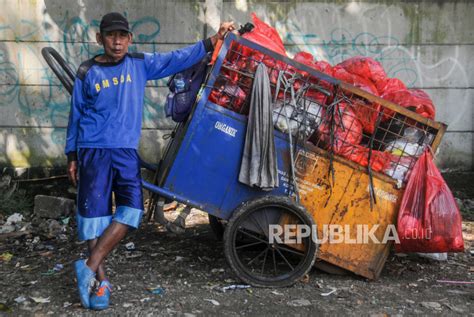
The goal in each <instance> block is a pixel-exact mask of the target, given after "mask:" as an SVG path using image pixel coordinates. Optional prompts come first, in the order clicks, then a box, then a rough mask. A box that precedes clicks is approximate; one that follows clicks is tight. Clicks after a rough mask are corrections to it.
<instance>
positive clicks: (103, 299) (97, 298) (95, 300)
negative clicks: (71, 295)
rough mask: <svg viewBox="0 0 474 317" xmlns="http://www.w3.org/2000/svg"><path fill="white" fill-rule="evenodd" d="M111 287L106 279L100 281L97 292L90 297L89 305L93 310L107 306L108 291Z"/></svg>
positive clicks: (108, 299)
mask: <svg viewBox="0 0 474 317" xmlns="http://www.w3.org/2000/svg"><path fill="white" fill-rule="evenodd" d="M111 291H112V288H111V287H110V283H109V281H107V280H103V281H102V282H100V285H99V289H98V290H97V292H95V293H94V294H92V296H91V298H90V307H91V309H94V310H103V309H107V308H109V301H110V292H111Z"/></svg>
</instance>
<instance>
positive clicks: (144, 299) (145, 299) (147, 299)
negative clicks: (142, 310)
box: [140, 297, 151, 303]
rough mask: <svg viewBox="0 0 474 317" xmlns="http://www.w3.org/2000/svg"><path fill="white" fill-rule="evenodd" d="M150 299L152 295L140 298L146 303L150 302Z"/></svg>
mask: <svg viewBox="0 0 474 317" xmlns="http://www.w3.org/2000/svg"><path fill="white" fill-rule="evenodd" d="M150 300H151V298H150V297H145V298H142V299H140V302H142V303H144V302H149V301H150Z"/></svg>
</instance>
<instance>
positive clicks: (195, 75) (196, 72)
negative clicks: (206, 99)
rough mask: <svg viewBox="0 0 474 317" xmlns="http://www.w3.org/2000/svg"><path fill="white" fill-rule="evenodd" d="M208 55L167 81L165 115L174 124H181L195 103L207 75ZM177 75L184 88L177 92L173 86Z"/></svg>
mask: <svg viewBox="0 0 474 317" xmlns="http://www.w3.org/2000/svg"><path fill="white" fill-rule="evenodd" d="M208 63H209V55H206V56H205V57H204V58H203V59H202V60H201V61H200V62H198V63H196V64H194V65H193V66H191V67H190V68H188V69H185V70H183V71H181V72H179V73H176V74H174V75H173V76H172V77H171V78H170V79H169V81H168V83H167V86H168V88H169V93H168V96H167V98H166V105H165V113H166V116H167V117H171V119H173V121H175V122H183V121H185V120H186V118H187V117H188V115H189V114H190V113H191V110H192V108H193V106H194V103H195V102H196V97H197V94H198V92H199V89H200V88H201V85H202V84H203V82H204V80H205V78H206V75H207V66H208ZM177 75H179V76H181V77H182V78H183V79H184V82H185V87H184V89H183V91H181V92H178V91H177V89H176V86H175V80H174V79H175V77H176V76H177Z"/></svg>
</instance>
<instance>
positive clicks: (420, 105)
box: [383, 89, 435, 120]
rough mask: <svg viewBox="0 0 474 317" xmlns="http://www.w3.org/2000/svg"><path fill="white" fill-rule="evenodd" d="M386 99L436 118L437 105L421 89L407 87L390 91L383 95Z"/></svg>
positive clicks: (426, 116)
mask: <svg viewBox="0 0 474 317" xmlns="http://www.w3.org/2000/svg"><path fill="white" fill-rule="evenodd" d="M383 98H384V99H387V100H389V101H391V102H394V103H396V104H399V105H400V106H402V107H405V108H408V109H410V108H411V109H410V110H414V111H415V112H416V113H418V114H420V115H422V116H423V117H425V118H429V119H432V120H434V118H435V107H434V105H433V101H431V98H430V97H429V96H428V95H427V94H426V93H425V92H424V91H422V90H420V89H405V90H396V91H390V92H387V93H385V94H384V95H383Z"/></svg>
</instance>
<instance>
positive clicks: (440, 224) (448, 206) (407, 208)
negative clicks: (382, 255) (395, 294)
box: [395, 151, 464, 253]
mask: <svg viewBox="0 0 474 317" xmlns="http://www.w3.org/2000/svg"><path fill="white" fill-rule="evenodd" d="M397 232H398V237H399V239H400V244H396V245H395V247H396V250H397V252H423V253H441V252H462V251H464V241H463V238H462V219H461V214H460V212H459V209H458V206H457V205H456V201H455V200H454V197H453V194H452V193H451V191H450V190H449V188H448V185H447V184H446V182H445V181H444V179H443V177H442V176H441V173H440V172H439V171H438V169H437V168H436V165H435V164H434V162H433V157H432V156H431V153H430V152H429V151H425V152H424V153H423V154H422V155H421V156H420V158H419V159H418V161H417V162H416V164H415V166H414V167H413V170H412V172H411V175H410V179H409V180H408V183H407V187H406V189H405V194H404V195H403V199H402V203H401V206H400V211H399V213H398V226H397Z"/></svg>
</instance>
